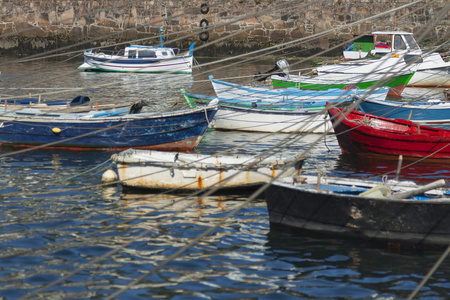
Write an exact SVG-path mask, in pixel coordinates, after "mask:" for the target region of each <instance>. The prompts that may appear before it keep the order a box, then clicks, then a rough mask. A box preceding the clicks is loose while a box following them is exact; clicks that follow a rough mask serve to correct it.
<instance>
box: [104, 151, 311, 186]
mask: <svg viewBox="0 0 450 300" xmlns="http://www.w3.org/2000/svg"><path fill="white" fill-rule="evenodd" d="M111 159H112V160H113V161H114V162H115V163H116V165H117V174H118V177H119V179H120V181H121V183H122V184H123V185H124V186H126V187H134V188H147V189H178V190H199V189H204V188H210V187H219V188H220V189H236V188H248V187H256V186H259V185H262V184H263V183H264V182H266V181H267V180H270V179H273V178H275V177H277V176H292V175H296V174H299V172H300V169H301V166H302V163H303V161H304V159H305V158H304V157H300V156H285V155H280V154H274V155H270V156H267V157H255V156H250V155H214V156H211V155H204V154H195V153H180V152H162V151H149V150H136V149H128V150H125V151H122V152H120V153H118V154H114V155H113V156H112V158H111Z"/></svg>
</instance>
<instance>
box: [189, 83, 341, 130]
mask: <svg viewBox="0 0 450 300" xmlns="http://www.w3.org/2000/svg"><path fill="white" fill-rule="evenodd" d="M182 92H183V95H184V97H185V99H186V101H187V102H188V104H189V106H190V107H197V105H198V104H200V105H204V104H205V103H212V102H211V101H214V102H213V103H218V104H219V111H218V112H217V114H216V116H215V117H214V122H213V123H212V124H213V126H214V129H217V130H238V131H253V132H285V133H292V132H308V133H324V132H328V131H330V130H331V129H332V126H331V123H330V121H329V119H328V117H327V114H326V109H325V106H318V105H319V104H318V103H314V104H305V103H304V102H302V101H300V102H298V101H297V102H282V103H280V102H274V103H268V102H246V101H239V100H236V101H233V100H229V99H218V98H214V97H208V96H204V95H198V94H196V95H192V94H187V93H186V92H185V91H184V90H182ZM325 104H326V103H323V104H322V105H325Z"/></svg>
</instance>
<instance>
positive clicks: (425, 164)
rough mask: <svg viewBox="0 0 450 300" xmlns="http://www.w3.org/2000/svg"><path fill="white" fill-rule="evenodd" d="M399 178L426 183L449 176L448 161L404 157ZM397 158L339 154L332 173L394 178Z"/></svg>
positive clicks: (364, 177)
mask: <svg viewBox="0 0 450 300" xmlns="http://www.w3.org/2000/svg"><path fill="white" fill-rule="evenodd" d="M401 167H402V169H401V171H400V174H399V177H398V178H399V180H413V181H415V182H417V183H422V184H423V183H428V182H431V181H434V180H438V179H442V178H443V179H448V178H450V165H449V164H448V161H447V162H445V161H433V160H424V161H420V162H418V161H417V160H412V159H404V160H403V161H402V164H401ZM397 168H398V158H396V157H386V156H366V155H351V154H341V155H340V156H339V158H338V159H337V163H336V166H335V168H334V170H333V173H335V174H337V175H338V176H343V177H357V178H362V179H369V178H373V177H374V176H375V177H379V178H381V177H382V176H384V175H387V176H388V178H389V179H395V177H396V174H397Z"/></svg>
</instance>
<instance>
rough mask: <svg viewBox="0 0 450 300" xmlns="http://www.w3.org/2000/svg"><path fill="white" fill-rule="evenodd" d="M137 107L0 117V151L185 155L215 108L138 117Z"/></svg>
mask: <svg viewBox="0 0 450 300" xmlns="http://www.w3.org/2000/svg"><path fill="white" fill-rule="evenodd" d="M143 105H144V104H142V103H135V104H134V105H132V106H131V108H130V107H127V108H126V109H111V110H100V111H97V110H93V111H89V112H82V113H75V112H73V113H64V112H46V111H42V110H40V109H36V108H25V109H22V110H14V111H3V112H1V113H0V123H1V126H0V145H1V146H4V147H5V146H9V147H36V146H40V147H45V148H66V149H80V150H89V149H92V150H123V149H127V148H130V147H134V148H142V149H157V150H166V151H187V150H191V149H193V148H194V147H195V146H197V145H198V143H199V142H200V140H201V138H202V136H203V134H204V133H205V131H206V129H207V128H208V126H209V125H210V122H211V121H212V119H213V118H214V116H215V114H216V112H217V109H218V108H217V106H214V105H211V106H205V107H199V108H190V109H183V110H178V111H172V112H161V113H160V112H141V109H142V106H143Z"/></svg>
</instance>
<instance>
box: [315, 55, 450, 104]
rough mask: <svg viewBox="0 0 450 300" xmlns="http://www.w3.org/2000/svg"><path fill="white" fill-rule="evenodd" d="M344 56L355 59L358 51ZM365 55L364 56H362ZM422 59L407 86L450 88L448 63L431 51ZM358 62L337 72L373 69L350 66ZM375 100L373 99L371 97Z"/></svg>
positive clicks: (332, 69)
mask: <svg viewBox="0 0 450 300" xmlns="http://www.w3.org/2000/svg"><path fill="white" fill-rule="evenodd" d="M361 53H362V54H364V53H365V54H366V55H367V52H361ZM344 56H345V58H349V59H357V58H359V57H355V56H358V52H357V51H344ZM362 57H365V56H362ZM422 59H423V61H422V62H421V63H418V64H416V72H415V73H414V75H413V76H412V77H411V80H410V81H409V82H408V85H407V86H409V87H412V86H414V87H440V88H450V63H449V62H445V61H444V60H443V59H442V57H441V56H440V55H439V53H436V52H433V53H429V54H423V55H422ZM358 64H361V63H358V62H352V61H350V62H347V63H345V64H342V65H341V66H342V67H343V68H340V69H339V72H342V73H346V72H348V73H356V71H355V70H357V71H358V72H363V73H370V72H372V71H373V70H370V69H364V68H360V69H356V68H353V67H350V66H352V65H353V66H356V65H358ZM336 70H337V68H336V67H333V66H332V65H329V66H324V67H319V68H318V71H319V72H320V73H322V74H325V73H326V72H336ZM372 100H375V99H372Z"/></svg>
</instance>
